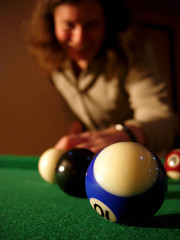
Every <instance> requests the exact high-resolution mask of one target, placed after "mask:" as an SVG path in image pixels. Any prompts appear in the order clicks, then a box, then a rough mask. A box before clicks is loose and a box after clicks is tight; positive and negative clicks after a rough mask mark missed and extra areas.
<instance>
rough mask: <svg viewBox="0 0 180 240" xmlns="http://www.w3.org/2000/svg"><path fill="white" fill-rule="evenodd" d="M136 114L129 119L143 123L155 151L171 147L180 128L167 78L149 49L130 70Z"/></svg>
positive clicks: (128, 80) (128, 82)
mask: <svg viewBox="0 0 180 240" xmlns="http://www.w3.org/2000/svg"><path fill="white" fill-rule="evenodd" d="M125 88H126V91H127V92H128V94H129V102H130V106H131V108H132V109H133V110H134V118H133V119H130V120H127V121H126V123H128V124H134V125H137V126H139V127H141V128H142V129H143V131H144V133H145V136H146V141H147V146H148V147H149V148H150V150H152V151H154V152H161V151H164V150H167V151H168V150H169V149H170V148H171V147H172V146H173V142H174V138H175V135H176V131H177V118H176V115H175V114H174V112H173V111H172V107H171V105H170V102H169V93H168V89H167V87H166V83H165V81H163V80H161V79H160V76H159V74H158V71H157V69H156V66H155V64H154V60H153V57H152V55H151V52H150V49H149V48H148V47H147V48H146V49H145V52H144V55H143V57H142V58H141V59H140V60H139V61H138V62H137V64H135V65H134V66H133V67H132V68H131V69H130V71H129V73H128V75H127V78H126V83H125Z"/></svg>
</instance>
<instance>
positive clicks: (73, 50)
mask: <svg viewBox="0 0 180 240" xmlns="http://www.w3.org/2000/svg"><path fill="white" fill-rule="evenodd" d="M54 26H55V36H56V38H57V40H58V42H59V43H60V45H61V46H62V48H63V49H64V51H65V54H66V55H67V56H68V57H69V58H70V59H71V60H73V61H74V62H75V63H76V64H77V65H78V66H79V67H80V69H85V68H87V66H88V64H89V62H90V61H91V60H92V59H93V58H94V57H95V56H96V55H97V53H98V52H99V50H100V48H101V45H102V43H103V40H104V35H105V19H104V12H103V7H102V6H101V4H100V3H99V2H98V1H93V0H82V1H81V2H80V3H79V4H77V5H73V4H61V5H59V6H57V7H56V8H55V10H54Z"/></svg>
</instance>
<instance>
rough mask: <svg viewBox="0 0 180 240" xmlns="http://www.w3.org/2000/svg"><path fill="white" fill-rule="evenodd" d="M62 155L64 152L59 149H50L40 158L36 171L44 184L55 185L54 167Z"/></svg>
mask: <svg viewBox="0 0 180 240" xmlns="http://www.w3.org/2000/svg"><path fill="white" fill-rule="evenodd" d="M63 153H64V151H63V150H61V149H56V148H50V149H48V150H46V151H45V152H44V153H43V154H42V155H41V156H40V158H39V162H38V171H39V174H40V176H41V177H42V178H43V179H44V180H45V181H46V182H49V183H55V169H56V165H57V162H58V160H59V158H60V157H61V156H62V154H63Z"/></svg>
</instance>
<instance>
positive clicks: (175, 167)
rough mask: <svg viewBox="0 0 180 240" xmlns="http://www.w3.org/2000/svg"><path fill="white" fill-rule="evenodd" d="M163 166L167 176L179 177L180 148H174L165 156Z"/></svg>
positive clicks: (177, 178) (176, 178) (175, 178)
mask: <svg viewBox="0 0 180 240" xmlns="http://www.w3.org/2000/svg"><path fill="white" fill-rule="evenodd" d="M164 167H165V169H166V173H167V175H168V177H169V178H172V179H174V180H179V179H180V149H174V150H173V151H171V152H170V153H169V154H168V155H167V156H166V158H165V162H164Z"/></svg>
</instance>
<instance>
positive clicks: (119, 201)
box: [85, 142, 167, 224]
mask: <svg viewBox="0 0 180 240" xmlns="http://www.w3.org/2000/svg"><path fill="white" fill-rule="evenodd" d="M85 186H86V194H87V197H88V199H89V202H90V204H91V205H92V207H93V208H94V210H96V212H97V213H99V214H100V215H101V216H102V217H103V218H105V219H107V220H109V221H111V222H122V223H127V224H128V223H137V222H141V221H144V220H147V219H148V218H150V217H152V216H153V215H154V214H155V213H156V212H157V211H158V210H159V209H160V207H161V205H162V204H163V201H164V199H165V195H166V191H167V177H166V172H165V169H164V167H163V164H162V163H161V161H160V160H159V158H158V157H157V156H155V155H154V154H153V153H152V152H151V151H149V150H148V149H147V148H145V147H144V146H142V145H140V144H138V143H134V142H121V143H115V144H112V145H110V146H108V147H106V148H105V149H103V150H102V151H101V152H100V153H98V154H97V155H96V156H95V157H94V158H93V160H92V161H91V163H90V165H89V167H88V170H87V174H86V181H85Z"/></svg>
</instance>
